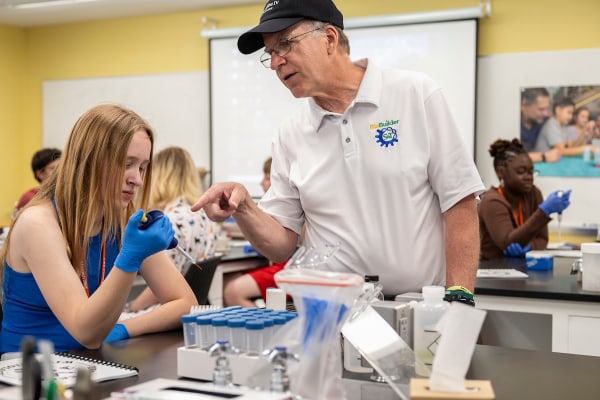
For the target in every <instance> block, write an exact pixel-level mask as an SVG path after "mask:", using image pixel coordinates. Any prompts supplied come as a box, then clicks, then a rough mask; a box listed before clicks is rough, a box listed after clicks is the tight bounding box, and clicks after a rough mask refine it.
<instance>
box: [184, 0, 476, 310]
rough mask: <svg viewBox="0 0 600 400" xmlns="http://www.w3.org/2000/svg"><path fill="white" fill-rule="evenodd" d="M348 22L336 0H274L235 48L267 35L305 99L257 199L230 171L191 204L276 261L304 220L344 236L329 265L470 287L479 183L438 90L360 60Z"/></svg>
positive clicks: (269, 48) (308, 232)
mask: <svg viewBox="0 0 600 400" xmlns="http://www.w3.org/2000/svg"><path fill="white" fill-rule="evenodd" d="M343 26H344V23H343V16H342V14H341V13H340V12H339V10H338V9H337V8H336V7H335V5H334V3H333V2H332V1H331V0H303V1H293V0H279V1H277V2H272V1H269V2H268V3H267V4H266V6H265V10H264V12H263V13H262V15H261V17H260V24H259V25H258V26H257V27H255V28H253V29H251V30H250V31H248V32H246V33H244V34H243V35H242V36H240V38H239V39H238V49H239V50H240V51H241V52H242V53H244V54H250V53H253V52H255V51H257V50H260V49H261V48H263V47H264V48H265V51H264V53H263V54H262V55H261V56H260V57H257V62H258V61H259V59H260V61H261V62H262V64H263V65H264V66H265V67H266V68H270V69H271V70H273V72H274V73H275V74H276V75H277V77H278V78H279V80H280V81H281V83H282V84H283V85H284V86H286V87H287V88H288V89H289V90H290V92H291V94H292V95H293V96H294V97H297V98H301V97H306V98H308V99H307V101H306V102H305V103H303V105H302V106H301V109H299V110H298V112H296V113H294V114H295V115H294V116H293V117H291V119H289V120H288V121H286V123H284V125H283V126H282V128H281V129H280V132H279V134H278V136H277V138H276V139H275V142H274V143H273V147H272V155H273V165H272V168H271V188H270V189H269V191H268V192H267V193H266V194H265V196H263V198H262V199H261V201H260V202H259V206H257V205H256V204H255V203H254V201H253V200H252V198H251V196H250V194H249V193H248V191H247V190H246V188H245V187H244V186H243V185H241V184H239V183H232V182H223V183H217V184H215V185H213V186H212V187H211V188H209V189H208V190H207V191H206V192H205V194H204V195H203V196H202V197H201V198H200V199H199V200H198V202H197V203H196V204H195V205H194V206H193V209H194V210H198V209H200V208H204V210H205V211H206V213H207V214H208V216H209V217H210V218H212V219H215V220H224V219H225V218H228V217H230V216H233V217H234V218H235V220H236V222H237V224H238V225H239V226H240V228H241V229H242V231H243V233H244V236H245V237H246V238H247V239H248V240H249V241H250V242H251V243H252V245H253V246H254V248H255V249H256V250H257V251H258V252H259V253H261V254H262V255H264V256H265V257H267V258H269V259H270V260H273V261H275V262H282V261H284V260H286V259H287V258H288V257H290V256H291V254H292V252H293V251H294V250H295V249H296V246H297V244H298V240H299V238H300V236H301V233H302V229H303V227H305V234H304V235H302V243H301V244H302V245H304V246H305V247H307V248H309V247H311V246H322V245H327V244H329V245H337V244H339V245H340V246H339V250H337V251H336V252H335V253H333V255H332V256H331V257H330V258H329V259H328V266H329V267H330V268H331V269H332V270H335V271H342V272H354V273H357V274H359V275H361V276H364V275H379V277H380V281H381V282H382V284H383V292H384V294H386V295H388V296H393V295H396V294H399V293H405V292H410V291H418V290H420V289H421V288H422V287H423V286H425V285H432V284H437V285H444V284H445V285H447V286H449V287H451V288H452V289H451V290H455V288H454V286H455V285H457V287H458V285H459V286H460V287H461V288H459V289H458V291H459V292H460V293H457V294H456V296H457V298H458V296H459V295H460V299H465V301H469V298H471V300H472V294H470V293H468V291H469V290H471V291H472V290H473V288H474V285H475V275H476V270H477V266H478V261H479V245H478V241H479V230H478V223H477V209H476V195H478V194H479V193H480V192H482V191H483V190H484V186H483V184H482V182H481V179H480V177H479V174H478V172H477V169H476V168H475V164H474V162H473V158H472V156H471V154H470V153H469V151H468V150H467V149H466V147H465V146H464V144H463V141H462V139H461V136H460V133H459V132H458V129H457V127H456V124H455V122H454V119H453V117H452V115H451V114H450V111H449V107H448V104H447V102H446V100H445V98H444V96H443V93H442V90H441V89H440V87H439V86H438V85H437V84H435V83H434V82H433V81H432V80H431V79H430V78H429V77H427V76H425V75H423V74H421V73H417V72H413V71H400V70H394V69H385V70H382V69H380V68H379V67H378V66H376V65H374V64H373V62H372V61H371V60H367V59H362V60H359V61H356V62H353V61H352V60H351V59H350V56H349V51H350V50H349V48H350V45H349V42H348V37H347V36H346V34H345V33H344V31H343ZM449 290H450V288H449ZM451 294H453V293H451ZM470 303H471V304H472V301H470Z"/></svg>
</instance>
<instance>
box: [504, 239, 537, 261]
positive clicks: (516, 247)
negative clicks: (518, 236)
mask: <svg viewBox="0 0 600 400" xmlns="http://www.w3.org/2000/svg"><path fill="white" fill-rule="evenodd" d="M529 250H531V245H530V244H528V245H527V246H525V247H521V245H520V244H519V243H517V242H515V243H511V244H509V245H508V247H507V248H506V250H504V251H503V253H504V256H505V257H520V258H523V257H525V253H527V252H528V251H529Z"/></svg>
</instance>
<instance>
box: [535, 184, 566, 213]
mask: <svg viewBox="0 0 600 400" xmlns="http://www.w3.org/2000/svg"><path fill="white" fill-rule="evenodd" d="M570 197H571V190H565V191H562V190H556V191H554V192H552V193H550V194H549V195H548V197H546V200H544V201H543V202H542V204H540V205H539V207H540V209H541V210H542V211H543V212H544V213H545V214H546V215H547V216H550V214H552V213H560V212H562V211H563V210H564V209H565V208H567V207H569V204H571V202H570V201H569V198H570Z"/></svg>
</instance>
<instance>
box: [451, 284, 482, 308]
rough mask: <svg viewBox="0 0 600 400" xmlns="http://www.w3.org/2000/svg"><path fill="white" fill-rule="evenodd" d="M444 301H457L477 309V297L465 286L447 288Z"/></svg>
mask: <svg viewBox="0 0 600 400" xmlns="http://www.w3.org/2000/svg"><path fill="white" fill-rule="evenodd" d="M444 300H446V301H447V302H452V301H457V302H459V303H463V304H466V305H468V306H473V307H475V296H474V295H473V293H472V292H471V291H470V290H469V289H467V288H466V287H464V286H450V287H449V288H447V289H446V294H445V295H444Z"/></svg>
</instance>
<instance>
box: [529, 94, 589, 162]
mask: <svg viewBox="0 0 600 400" xmlns="http://www.w3.org/2000/svg"><path fill="white" fill-rule="evenodd" d="M574 109H575V103H573V100H571V99H570V98H568V97H559V98H558V99H555V100H554V104H553V106H552V118H550V119H549V120H548V121H546V123H545V124H544V126H543V127H542V130H541V131H540V134H539V136H538V138H537V141H536V142H535V147H534V149H533V150H534V151H539V152H545V151H548V150H551V149H556V150H558V151H559V152H560V154H561V156H576V155H579V154H581V153H583V152H584V151H585V149H586V148H588V147H589V146H588V145H584V146H574V145H573V144H572V141H571V140H570V139H569V131H568V130H567V125H569V123H570V122H571V119H572V118H573V111H574ZM590 151H591V148H590Z"/></svg>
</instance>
